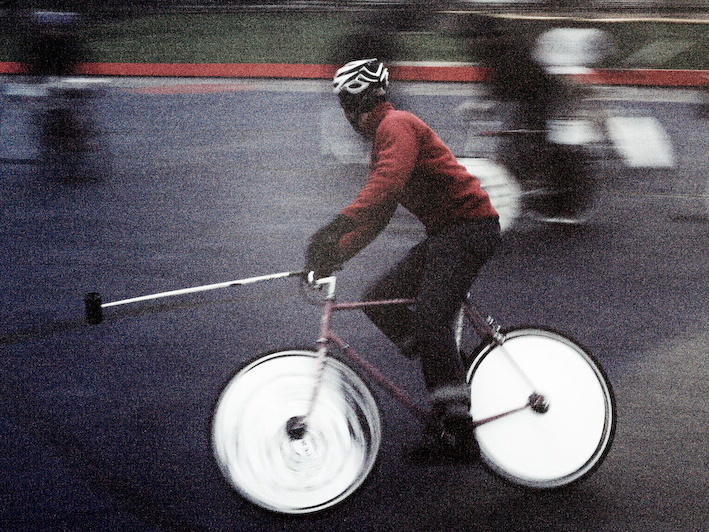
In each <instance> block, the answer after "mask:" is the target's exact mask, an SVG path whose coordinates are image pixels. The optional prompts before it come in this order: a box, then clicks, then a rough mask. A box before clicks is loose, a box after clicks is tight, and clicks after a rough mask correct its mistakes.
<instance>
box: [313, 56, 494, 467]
mask: <svg viewBox="0 0 709 532" xmlns="http://www.w3.org/2000/svg"><path fill="white" fill-rule="evenodd" d="M333 84H334V93H335V94H336V95H337V96H338V97H339V100H340V104H341V106H342V109H343V111H344V114H345V117H346V118H347V120H348V121H349V123H350V124H351V125H352V127H353V128H354V129H355V130H356V131H357V132H358V133H360V134H361V135H362V136H364V137H365V138H366V139H368V140H371V142H372V153H371V162H370V170H369V176H368V179H367V182H366V185H365V186H364V187H363V188H362V190H361V191H360V192H359V194H358V195H357V196H356V198H355V199H354V200H353V201H352V202H351V203H350V204H349V205H348V206H347V207H345V208H344V209H343V210H342V211H341V212H340V213H339V214H338V215H337V216H336V217H335V219H334V220H333V221H332V222H330V223H329V224H327V225H326V226H324V227H322V228H321V229H320V230H318V231H317V232H316V233H315V234H314V235H312V237H311V238H310V241H309V245H308V248H307V251H306V267H307V268H308V269H310V270H311V271H314V272H315V273H316V275H317V276H318V277H326V276H328V275H330V274H331V273H332V272H333V271H335V270H336V269H338V268H339V267H340V266H341V265H342V264H343V263H344V262H345V261H347V260H349V259H350V258H351V257H353V256H354V255H355V254H357V253H358V252H359V251H360V250H362V249H363V248H364V247H365V246H367V245H368V244H369V243H370V242H371V241H372V240H373V239H374V238H375V237H376V236H377V235H378V234H379V233H380V232H381V231H382V230H383V229H384V227H385V226H386V225H387V224H388V223H389V221H390V220H391V218H392V216H393V215H394V212H395V210H396V209H397V206H398V205H402V206H403V207H404V208H406V209H407V210H409V211H410V212H411V213H413V214H414V215H415V216H416V217H417V218H418V219H419V220H420V221H421V222H422V223H423V225H424V227H425V230H426V238H425V239H424V240H423V241H422V242H420V243H419V244H417V245H416V246H414V247H413V248H412V249H411V250H410V251H409V253H408V254H407V255H406V256H405V257H404V258H403V259H402V260H401V261H400V262H399V263H398V264H396V265H395V266H394V267H393V268H392V269H391V270H390V271H389V272H388V273H386V274H385V275H384V276H382V277H381V278H380V279H379V280H378V281H376V282H375V283H374V285H373V286H372V287H371V288H369V289H368V290H367V292H366V294H365V299H366V300H379V299H395V298H407V299H409V298H410V299H415V301H416V304H415V305H414V306H413V308H409V307H408V306H405V305H387V306H372V307H367V308H366V310H365V312H366V314H367V316H368V317H369V318H370V319H371V320H372V321H373V322H374V324H375V325H376V326H377V327H378V328H379V329H380V330H381V331H382V332H383V333H384V334H385V335H387V336H388V337H389V338H390V339H391V340H392V341H393V342H394V343H395V344H396V345H397V346H398V347H399V349H400V350H401V352H402V353H403V354H404V355H406V356H408V357H409V358H420V359H421V365H422V371H423V375H424V379H425V382H426V387H427V389H428V391H429V393H430V397H431V402H432V406H433V411H434V413H435V414H436V416H437V419H438V420H439V424H438V425H437V426H436V427H435V428H433V427H431V428H429V430H427V431H426V434H425V437H424V440H423V441H422V442H421V444H419V445H417V446H416V447H415V448H413V449H411V450H410V451H409V453H408V454H409V455H410V458H412V459H414V460H416V461H420V462H425V461H429V460H433V461H435V460H437V459H438V458H440V457H443V458H445V459H446V460H447V459H450V458H460V459H469V458H474V457H475V456H476V455H477V445H476V443H475V439H474V436H473V425H472V419H471V417H470V414H469V412H470V393H469V390H468V388H467V385H466V383H465V368H464V367H463V363H462V360H461V358H460V355H459V353H458V350H457V348H456V343H455V337H454V333H453V323H454V320H455V316H456V313H457V311H458V309H459V308H460V304H461V302H462V301H463V299H464V298H465V296H466V294H467V292H468V290H469V288H470V285H471V284H472V282H473V280H474V279H475V277H476V275H477V273H478V271H479V269H480V268H481V267H482V265H483V264H484V263H485V261H486V260H487V259H488V258H489V257H490V256H491V255H492V254H493V251H494V249H495V248H496V246H497V244H498V242H499V239H500V227H499V222H498V215H497V213H496V211H495V209H494V208H493V206H492V204H491V203H490V199H489V197H488V195H487V193H486V192H485V191H484V190H483V189H482V187H481V185H480V182H479V181H478V179H477V178H475V177H474V176H472V175H471V174H470V173H468V172H467V170H466V169H465V168H464V167H463V166H461V165H460V164H458V162H457V161H456V159H455V157H454V156H453V154H452V152H451V151H450V150H449V149H448V148H447V147H446V145H445V144H444V143H443V142H442V141H441V139H440V138H439V137H438V136H437V135H436V134H435V133H434V132H433V131H432V130H431V128H430V127H429V126H427V125H426V124H425V123H424V122H423V121H422V120H420V119H419V118H417V117H416V116H414V115H413V114H411V113H409V112H406V111H400V110H396V109H394V107H393V106H392V105H391V104H390V103H389V102H388V101H387V88H388V86H389V74H388V70H387V68H386V66H385V65H384V64H383V63H382V62H381V61H379V60H378V59H363V60H357V61H352V62H349V63H347V64H346V65H345V66H343V67H342V68H340V69H339V70H338V71H337V73H336V74H335V77H334V81H333ZM432 429H435V430H432Z"/></svg>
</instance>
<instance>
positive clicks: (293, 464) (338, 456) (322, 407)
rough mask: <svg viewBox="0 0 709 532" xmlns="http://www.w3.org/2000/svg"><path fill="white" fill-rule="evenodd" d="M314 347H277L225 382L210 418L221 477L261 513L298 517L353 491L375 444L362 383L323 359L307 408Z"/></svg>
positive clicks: (376, 427) (376, 429)
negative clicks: (318, 384)
mask: <svg viewBox="0 0 709 532" xmlns="http://www.w3.org/2000/svg"><path fill="white" fill-rule="evenodd" d="M319 363H320V362H319V361H318V358H317V353H315V352H313V351H307V350H306V351H300V350H292V351H280V352H277V353H272V354H268V355H265V356H263V357H260V358H258V359H256V360H255V361H253V362H251V363H249V364H247V365H246V366H245V367H244V368H243V369H241V370H240V371H238V372H237V373H236V375H234V377H233V378H232V379H231V380H230V381H229V382H228V383H227V385H226V386H225V388H224V390H223V392H222V394H221V396H220V397H219V400H218V402H217V405H216V408H215V411H214V416H213V422H212V447H213V450H214V456H215V458H216V461H217V463H218V465H219V468H220V469H221V472H222V474H223V475H224V478H225V479H226V480H227V481H228V482H229V484H230V485H231V486H232V487H233V488H235V489H236V490H237V491H238V492H239V493H241V494H242V495H243V496H244V497H245V498H246V499H248V500H249V501H251V502H252V503H254V504H256V505H258V506H261V507H262V508H265V509H267V510H271V511H275V512H280V513H286V514H304V513H311V512H317V511H320V510H324V509H326V508H329V507H331V506H333V505H335V504H337V503H338V502H340V501H342V500H344V499H345V498H346V497H348V496H349V495H351V494H352V493H353V492H354V491H355V490H356V489H357V488H358V487H359V486H360V485H361V484H362V482H364V480H365V479H366V478H367V476H368V475H369V473H370V471H371V469H372V467H373V466H374V463H375V461H376V458H377V454H378V451H379V446H380V443H381V420H380V416H379V409H378V407H377V404H376V402H375V400H374V397H373V396H372V394H371V392H370V390H369V388H368V386H367V385H366V383H365V382H364V381H363V380H362V379H361V378H360V377H359V376H358V375H357V374H356V373H355V372H354V371H353V370H352V369H351V368H350V367H348V366H347V365H345V364H344V363H343V362H340V361H339V360H337V359H334V358H332V357H328V359H327V361H326V366H325V370H324V373H323V376H322V382H321V387H320V389H319V392H318V395H317V400H316V402H315V406H314V408H313V411H312V413H311V414H310V415H309V416H308V417H307V420H306V421H305V426H304V427H302V428H301V430H300V431H297V430H295V429H294V423H295V422H297V421H298V420H300V419H301V418H302V416H304V415H306V414H307V412H308V409H309V407H310V404H311V398H312V394H313V389H314V387H315V385H316V380H317V378H318V377H317V374H318V364H319Z"/></svg>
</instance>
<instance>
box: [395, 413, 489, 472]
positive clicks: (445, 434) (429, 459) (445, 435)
mask: <svg viewBox="0 0 709 532" xmlns="http://www.w3.org/2000/svg"><path fill="white" fill-rule="evenodd" d="M479 457H480V449H479V448H478V444H477V441H476V440H475V434H474V428H473V421H472V419H471V418H470V417H468V420H467V422H461V421H460V420H458V421H456V422H455V423H452V422H448V423H446V425H445V426H444V425H439V426H438V430H437V431H436V430H435V429H428V430H426V431H425V432H424V436H423V438H422V440H421V441H420V442H418V443H417V444H416V445H414V446H412V447H408V448H404V461H405V462H408V463H411V464H414V465H419V466H435V465H449V464H466V463H474V462H476V461H477V460H478V458H479Z"/></svg>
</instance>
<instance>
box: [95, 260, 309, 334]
mask: <svg viewBox="0 0 709 532" xmlns="http://www.w3.org/2000/svg"><path fill="white" fill-rule="evenodd" d="M304 273H305V272H302V271H297V272H281V273H273V274H270V275H261V276H258V277H248V278H246V279H237V280H235V281H226V282H223V283H214V284H206V285H202V286H193V287H191V288H181V289H179V290H171V291H169V292H159V293H156V294H148V295H145V296H138V297H133V298H130V299H122V300H120V301H112V302H110V303H102V302H101V294H99V293H98V292H89V293H87V294H86V296H85V297H84V306H85V309H86V322H87V323H89V324H91V325H96V324H98V323H101V322H102V321H103V309H105V308H108V307H116V306H119V305H128V304H131V303H138V302H140V301H149V300H152V299H162V298H165V297H172V296H180V295H184V294H194V293H196V292H207V291H209V290H217V289H219V288H230V287H232V286H244V285H247V284H252V283H258V282H260V281H269V280H271V279H281V278H285V277H302V276H303V275H304Z"/></svg>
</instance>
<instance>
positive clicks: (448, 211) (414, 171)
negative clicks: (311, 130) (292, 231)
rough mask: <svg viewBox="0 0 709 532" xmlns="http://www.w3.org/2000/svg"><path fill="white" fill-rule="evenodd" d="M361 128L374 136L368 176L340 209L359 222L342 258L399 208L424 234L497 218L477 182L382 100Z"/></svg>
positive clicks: (426, 131) (423, 129)
mask: <svg viewBox="0 0 709 532" xmlns="http://www.w3.org/2000/svg"><path fill="white" fill-rule="evenodd" d="M365 127H366V128H367V130H368V131H372V132H374V137H373V142H372V157H371V162H370V169H369V177H368V179H367V183H366V185H365V186H364V188H363V189H362V190H361V191H360V192H359V194H358V195H357V197H356V198H355V199H354V201H353V202H352V203H350V205H348V206H347V207H345V208H344V209H343V210H342V211H341V214H343V215H345V216H346V217H347V218H349V219H351V220H353V221H354V222H356V223H357V224H358V227H357V228H356V229H355V230H354V231H352V232H350V233H348V234H346V235H345V236H343V237H342V239H341V240H340V243H339V247H340V252H341V253H342V255H343V256H344V258H345V259H348V258H351V257H352V256H354V255H355V254H356V253H357V252H359V251H360V250H361V249H362V248H364V247H365V246H366V245H367V244H369V243H370V242H371V241H372V240H374V238H375V237H376V236H377V235H378V234H379V232H380V231H381V230H382V229H384V227H386V225H387V224H388V223H389V221H390V220H391V218H392V216H393V215H394V212H395V211H396V208H397V205H399V204H400V205H402V206H403V207H404V208H406V209H407V210H408V211H410V212H411V213H412V214H413V215H414V216H416V217H417V218H418V219H419V220H420V221H421V222H422V223H423V225H424V227H425V229H426V233H427V234H428V235H434V234H436V233H438V232H439V231H441V230H442V229H443V228H445V227H447V226H449V225H451V224H453V223H456V222H461V221H466V220H478V219H481V218H497V212H496V211H495V209H494V207H493V206H492V204H491V203H490V198H489V197H488V195H487V193H486V192H485V191H484V190H483V189H482V187H481V186H480V181H478V179H477V178H476V177H474V176H472V175H471V174H470V173H469V172H468V171H467V170H466V169H465V167H463V166H462V165H460V164H459V163H458V161H456V159H455V156H454V155H453V153H452V152H451V151H450V149H448V147H447V146H446V145H445V144H444V143H443V141H442V140H441V139H440V138H438V136H437V135H436V134H435V133H434V132H433V130H432V129H431V128H430V127H428V126H427V125H426V124H425V123H424V122H423V121H422V120H420V119H419V118H417V117H416V116H414V115H413V114H411V113H409V112H406V111H397V110H396V109H394V108H393V107H392V106H391V104H389V103H388V102H384V103H382V104H380V105H378V106H377V107H375V108H374V109H373V110H372V112H371V114H370V115H369V117H368V121H367V123H366V124H365Z"/></svg>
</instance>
